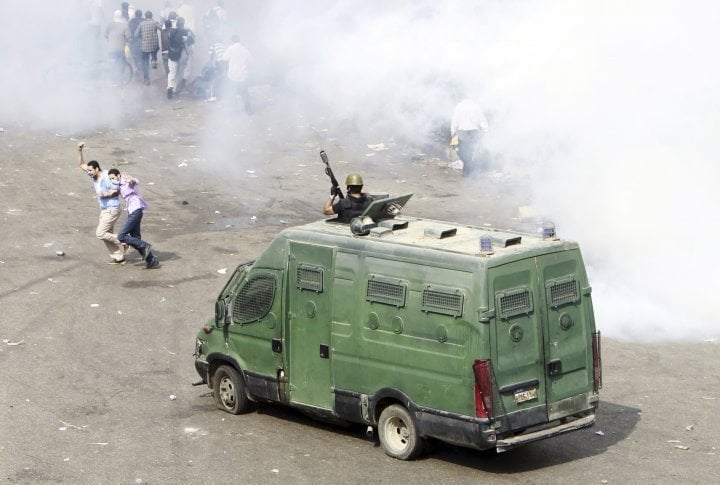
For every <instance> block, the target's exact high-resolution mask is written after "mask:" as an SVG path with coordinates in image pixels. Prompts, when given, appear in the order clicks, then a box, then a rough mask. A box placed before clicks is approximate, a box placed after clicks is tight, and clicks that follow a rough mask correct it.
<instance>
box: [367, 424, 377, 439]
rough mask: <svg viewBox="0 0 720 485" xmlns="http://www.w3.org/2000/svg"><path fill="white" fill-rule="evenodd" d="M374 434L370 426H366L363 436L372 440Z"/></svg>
mask: <svg viewBox="0 0 720 485" xmlns="http://www.w3.org/2000/svg"><path fill="white" fill-rule="evenodd" d="M374 434H375V430H374V429H373V427H372V426H368V427H367V429H366V430H365V436H367V437H368V438H369V439H372V437H373V435H374Z"/></svg>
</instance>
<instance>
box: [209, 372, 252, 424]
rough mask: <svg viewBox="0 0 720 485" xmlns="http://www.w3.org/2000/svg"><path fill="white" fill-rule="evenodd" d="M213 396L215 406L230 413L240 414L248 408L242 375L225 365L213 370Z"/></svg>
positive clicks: (248, 403)
mask: <svg viewBox="0 0 720 485" xmlns="http://www.w3.org/2000/svg"><path fill="white" fill-rule="evenodd" d="M213 396H214V397H215V403H216V404H217V407H218V408H220V409H222V410H223V411H227V412H228V413H230V414H241V413H244V412H247V411H248V409H249V408H250V400H249V399H248V397H247V394H245V384H244V383H243V380H242V376H240V374H239V373H238V371H236V370H235V369H234V368H232V367H230V366H227V365H222V366H220V367H218V369H217V370H216V371H215V376H214V377H213Z"/></svg>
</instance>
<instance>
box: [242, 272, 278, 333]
mask: <svg viewBox="0 0 720 485" xmlns="http://www.w3.org/2000/svg"><path fill="white" fill-rule="evenodd" d="M275 287H276V282H275V277H274V276H273V275H269V274H264V275H257V276H255V277H253V278H252V279H250V280H249V281H248V282H247V283H246V284H245V286H243V287H242V289H241V290H240V293H238V295H237V296H236V297H235V303H234V304H233V320H235V321H236V322H237V323H250V322H255V321H258V320H260V319H261V318H262V317H264V316H265V315H267V313H268V312H269V311H270V308H271V307H272V304H273V300H274V299H275Z"/></svg>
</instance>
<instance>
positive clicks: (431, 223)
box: [283, 215, 577, 262]
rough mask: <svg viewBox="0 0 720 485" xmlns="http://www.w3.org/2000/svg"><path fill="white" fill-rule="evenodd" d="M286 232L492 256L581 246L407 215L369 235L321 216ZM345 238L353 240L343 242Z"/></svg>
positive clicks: (335, 241) (314, 239) (325, 239)
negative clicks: (317, 219)
mask: <svg viewBox="0 0 720 485" xmlns="http://www.w3.org/2000/svg"><path fill="white" fill-rule="evenodd" d="M372 226H375V225H374V224H373V225H372ZM300 233H303V234H302V235H301V234H300ZM283 234H285V237H287V238H289V239H297V238H301V239H303V240H306V241H312V242H315V243H318V244H323V243H325V244H328V243H330V244H340V245H347V246H348V247H352V246H355V245H356V244H357V245H362V246H364V247H367V246H369V245H372V246H375V244H377V245H385V244H387V245H392V246H397V245H402V246H407V247H414V248H418V249H420V248H422V249H430V250H439V251H443V252H451V253H457V254H462V255H469V256H476V257H481V258H489V259H505V257H510V258H512V259H514V258H515V257H517V256H518V255H519V254H521V253H522V254H523V255H526V256H530V255H532V254H527V253H537V254H540V253H547V252H553V251H561V250H566V249H572V248H576V247H577V244H576V243H574V242H572V241H564V240H561V239H559V238H557V237H555V236H554V235H553V236H551V237H545V238H544V237H543V235H542V234H529V233H521V232H514V231H507V230H497V229H492V228H488V227H476V226H470V225H464V224H457V223H453V222H445V221H436V220H431V219H422V218H416V217H412V216H405V215H402V216H398V217H395V218H394V219H387V220H383V221H379V222H378V223H377V226H376V227H371V228H370V229H368V230H367V231H366V235H359V234H354V233H353V230H352V229H351V226H350V225H348V224H341V223H337V222H332V220H320V221H316V222H311V223H309V224H305V225H302V226H298V227H293V228H289V229H286V230H285V231H283ZM483 237H485V238H489V239H490V242H491V246H490V247H489V248H488V246H485V247H481V246H482V245H481V240H482V239H483ZM343 239H347V240H349V241H347V242H341V241H342V240H343ZM486 244H487V242H486ZM388 250H390V248H388ZM498 262H499V261H498Z"/></svg>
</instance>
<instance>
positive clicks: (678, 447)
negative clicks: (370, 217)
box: [0, 86, 720, 484]
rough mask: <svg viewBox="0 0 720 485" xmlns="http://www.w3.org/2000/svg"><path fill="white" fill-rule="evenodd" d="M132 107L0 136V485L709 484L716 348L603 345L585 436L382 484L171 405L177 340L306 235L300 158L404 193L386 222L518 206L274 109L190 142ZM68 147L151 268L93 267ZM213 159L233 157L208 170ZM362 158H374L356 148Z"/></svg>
mask: <svg viewBox="0 0 720 485" xmlns="http://www.w3.org/2000/svg"><path fill="white" fill-rule="evenodd" d="M155 87H158V86H153V88H155ZM129 89H135V90H136V89H138V87H137V86H134V87H131V88H129ZM151 92H152V93H153V94H154V96H150V95H149V93H151ZM139 93H140V94H139V95H140V96H144V102H145V105H144V107H143V109H142V110H138V111H137V112H130V111H127V112H126V113H125V115H124V117H123V119H122V120H121V121H119V122H118V124H117V126H114V127H112V128H109V127H107V128H100V129H97V130H93V131H92V132H69V133H65V132H62V131H59V132H57V133H55V132H35V131H33V130H32V129H31V127H28V126H14V125H12V124H6V123H4V126H3V128H4V133H3V134H2V135H0V209H1V210H2V213H1V214H0V221H2V222H1V227H2V238H1V239H0V314H2V319H1V320H0V321H1V323H0V338H1V339H2V341H1V342H0V369H2V370H1V372H2V376H3V379H2V392H0V430H1V431H2V436H3V439H2V440H0V479H2V480H3V481H5V482H7V483H45V482H54V483H58V482H66V483H136V482H137V483H139V482H147V483H200V482H210V483H222V482H240V483H260V482H263V483H265V482H270V481H274V480H277V481H280V480H282V481H284V482H288V481H289V482H291V483H338V482H343V483H358V482H369V483H377V482H386V483H394V482H398V481H400V480H402V481H406V482H414V483H479V482H484V481H486V482H488V483H518V482H522V483H616V484H620V483H717V482H718V481H720V456H719V455H718V453H720V450H719V449H718V448H720V439H719V438H718V436H720V421H719V420H718V419H717V416H718V414H719V413H720V391H719V390H718V389H720V377H719V374H718V371H717V369H718V368H720V352H719V350H720V349H719V348H718V345H717V344H715V343H700V342H698V343H667V344H656V345H649V344H638V343H628V342H620V341H615V340H613V339H611V338H606V339H605V341H604V349H603V350H604V354H603V358H604V389H603V391H602V394H601V397H602V402H601V406H600V412H599V416H598V424H597V426H596V427H595V428H593V429H590V430H584V431H581V432H578V433H574V434H571V435H566V436H563V437H560V438H556V439H552V440H547V441H545V442H541V443H536V444H532V445H529V446H526V447H524V448H521V449H518V450H515V451H512V452H509V453H506V454H502V455H498V456H487V455H485V454H481V453H477V452H474V451H471V450H465V449H460V448H455V447H451V446H446V445H440V446H439V447H438V448H437V450H436V451H435V453H433V454H432V455H430V456H428V457H425V458H423V459H421V460H419V461H417V462H411V463H403V462H398V461H394V460H391V459H389V458H387V457H386V456H385V455H384V453H383V452H382V449H381V448H379V447H375V446H373V444H372V443H370V442H368V441H366V439H365V438H364V436H363V430H362V429H356V428H350V429H341V428H336V427H332V426H326V425H323V424H318V423H315V422H313V421H310V420H308V419H306V418H305V417H303V416H301V415H298V414H295V413H294V412H291V411H288V410H284V409H278V408H274V407H266V406H261V407H260V408H259V409H258V411H257V412H255V413H251V414H249V415H245V416H237V417H235V416H230V415H227V414H224V413H222V412H220V411H216V410H215V409H214V406H213V403H212V400H211V398H210V397H209V394H208V390H207V389H206V388H203V387H191V386H190V383H191V382H192V381H193V380H195V379H196V375H195V371H194V368H193V359H192V355H191V354H192V349H193V342H194V335H195V334H196V332H197V331H198V329H199V328H200V327H201V326H202V324H203V323H204V321H205V320H206V319H207V318H208V317H210V316H211V314H212V309H213V301H214V297H215V296H216V294H217V292H218V291H219V290H220V289H221V287H222V285H223V283H224V281H225V278H226V275H224V274H221V272H222V271H223V270H224V269H227V271H228V272H229V271H231V270H232V268H233V267H234V266H235V265H237V264H238V263H240V262H242V261H244V260H248V259H251V258H254V257H255V256H257V255H258V254H259V253H260V252H261V251H262V249H263V247H264V246H265V245H266V244H267V243H268V241H269V240H270V239H271V238H272V237H273V235H274V234H276V233H277V232H278V231H280V230H281V229H282V228H283V227H286V226H288V225H293V224H299V223H303V222H306V221H309V220H313V219H316V218H320V217H321V212H320V208H321V205H322V201H323V200H324V198H325V197H326V194H327V193H328V188H329V184H328V182H327V180H326V178H325V175H324V174H323V172H322V168H323V167H322V165H321V163H320V161H319V157H318V151H319V150H320V149H325V150H326V151H327V152H328V154H329V156H330V158H331V161H332V162H334V166H335V170H336V172H337V174H338V178H342V177H344V175H345V174H346V173H347V172H348V171H350V170H360V171H362V172H363V174H364V175H365V178H366V184H367V186H368V188H369V189H371V190H373V191H377V192H389V193H394V194H397V193H401V192H414V193H415V196H414V197H413V199H412V200H411V201H410V203H409V204H408V207H407V210H406V211H407V212H408V213H411V214H413V215H420V216H425V217H429V218H437V219H448V220H456V221H461V222H468V223H473V224H482V223H486V222H487V223H490V224H493V225H494V226H496V227H507V226H512V225H517V224H520V223H522V221H518V220H517V219H514V218H515V217H516V215H517V213H518V206H519V205H523V204H526V203H527V201H525V200H520V199H518V198H517V197H515V198H513V199H512V200H508V198H507V197H505V196H504V194H505V193H506V192H508V191H509V189H517V188H522V186H523V184H525V183H526V181H524V180H523V178H522V175H521V174H507V173H506V174H504V175H502V176H500V175H494V176H490V177H488V178H487V179H483V180H482V181H479V182H472V183H471V182H468V181H466V180H463V179H462V178H460V177H458V176H457V174H455V173H453V172H452V171H450V170H448V169H447V168H446V167H445V164H446V162H445V161H443V160H440V159H435V158H433V153H431V152H430V150H425V149H424V148H422V149H420V148H416V147H408V146H403V145H402V144H401V143H400V142H397V141H395V142H393V140H388V139H381V138H379V137H377V138H372V137H366V138H358V137H355V136H354V135H353V134H352V133H350V134H349V135H348V134H347V133H346V132H343V130H342V129H341V127H340V126H339V125H333V124H331V123H330V122H328V121H326V120H324V119H322V118H320V117H318V118H316V119H313V118H312V117H298V118H295V119H289V120H288V119H284V120H283V121H282V122H277V121H276V120H277V119H278V118H277V115H278V112H279V108H278V102H277V97H273V96H270V93H268V92H262V91H257V92H256V93H255V95H256V96H257V97H258V102H259V103H258V111H257V113H256V115H255V116H253V117H252V118H250V119H248V118H246V117H243V116H237V117H234V118H232V120H231V121H230V122H228V123H227V124H224V125H222V126H221V127H218V125H217V124H213V123H210V122H209V121H208V120H209V119H211V116H212V115H213V113H215V112H216V111H218V110H221V111H222V110H223V109H225V108H224V107H223V106H222V105H221V104H217V103H216V104H213V103H205V102H196V101H193V102H190V101H188V100H187V99H182V98H181V99H179V100H173V101H172V102H168V101H167V100H165V99H163V98H162V97H161V95H160V94H161V91H160V87H158V89H157V90H155V91H139ZM80 139H83V140H86V141H87V145H88V150H87V154H88V158H96V159H98V160H99V161H100V162H101V164H102V166H103V168H106V169H107V168H110V167H112V166H117V167H119V168H120V170H121V171H123V172H128V173H131V174H132V175H133V176H135V177H137V178H139V179H140V180H141V182H142V186H141V188H142V191H143V194H144V196H145V198H146V199H147V200H148V202H149V204H150V210H149V211H148V212H147V214H146V217H145V220H144V221H143V235H144V236H145V237H146V238H147V239H148V240H149V241H150V242H151V243H153V245H154V247H155V250H156V251H157V254H158V256H159V258H160V259H161V260H162V268H161V269H159V270H155V271H147V270H145V269H144V268H143V266H142V265H141V264H140V261H139V259H133V258H134V257H135V255H133V256H132V257H131V261H130V263H128V264H127V265H125V266H122V267H111V266H108V265H106V264H105V261H106V259H107V254H106V253H105V250H104V247H103V246H102V244H101V243H100V242H99V241H97V240H96V239H95V237H94V228H95V224H96V221H97V206H96V203H95V201H94V195H93V193H92V188H91V185H90V183H89V181H88V180H87V178H86V177H85V176H84V175H83V174H82V173H81V172H80V170H79V169H78V168H77V166H76V158H75V157H76V153H77V152H76V149H75V146H76V143H77V141H78V140H80ZM228 140H231V141H232V143H231V146H232V149H231V150H230V151H224V150H221V147H222V146H223V145H225V144H226V143H225V142H227V141H228ZM381 142H384V143H385V144H386V146H388V148H389V149H388V150H385V151H379V152H376V151H373V150H371V149H369V148H368V147H367V145H368V144H378V143H381ZM425 148H426V147H425ZM421 151H425V152H426V153H428V154H429V155H428V156H422V155H420V154H419V152H421ZM368 155H371V156H368ZM513 192H515V193H517V192H518V191H517V190H513ZM56 251H63V252H64V253H65V256H57V255H56ZM598 324H599V327H600V329H602V326H603V322H598Z"/></svg>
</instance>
